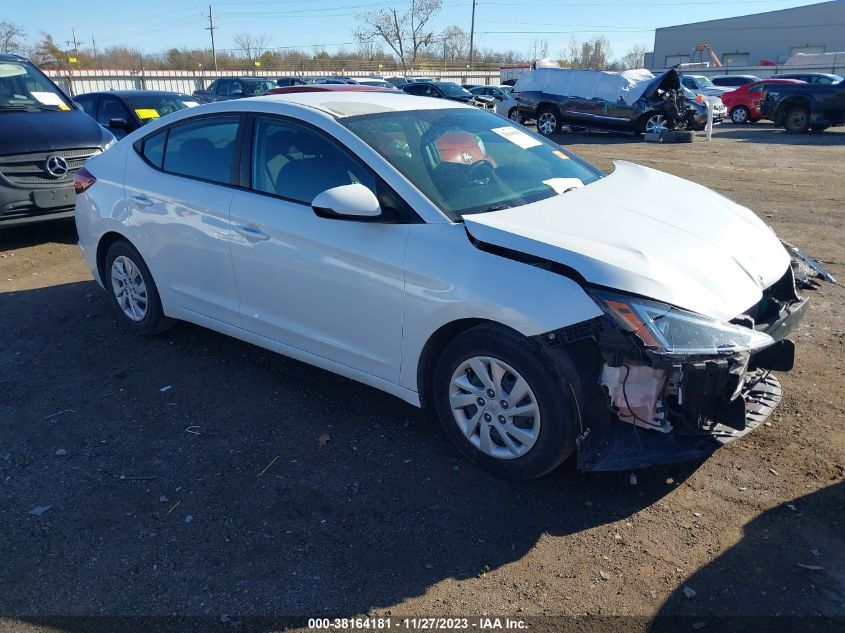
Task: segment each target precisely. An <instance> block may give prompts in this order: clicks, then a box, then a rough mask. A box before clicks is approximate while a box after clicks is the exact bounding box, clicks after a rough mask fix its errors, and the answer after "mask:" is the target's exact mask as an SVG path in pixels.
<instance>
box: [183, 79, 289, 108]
mask: <svg viewBox="0 0 845 633" xmlns="http://www.w3.org/2000/svg"><path fill="white" fill-rule="evenodd" d="M276 87H277V86H276V84H275V82H273V81H272V80H270V79H266V78H264V77H221V78H220V79H215V80H214V81H213V82H212V83H211V85H210V86H209V87H208V88H207V89H206V90H195V91H194V95H193V96H194V99H196V100H197V101H199V102H200V103H213V102H214V101H228V100H229V99H241V98H243V97H256V96H258V95H263V94H264V93H265V92H267V91H268V90H270V89H271V88H276Z"/></svg>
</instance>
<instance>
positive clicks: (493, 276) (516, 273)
mask: <svg viewBox="0 0 845 633" xmlns="http://www.w3.org/2000/svg"><path fill="white" fill-rule="evenodd" d="M405 269H406V278H405V310H404V336H403V340H402V365H401V370H400V377H399V380H400V384H401V385H402V386H403V387H406V388H408V389H412V390H414V391H416V390H417V386H418V383H417V369H418V366H419V363H420V358H421V355H422V351H423V349H424V348H425V345H426V343H427V342H428V340H429V338H431V336H432V335H433V334H434V333H435V332H437V331H438V330H439V329H441V328H442V327H443V326H445V325H448V324H450V323H453V322H455V321H460V320H464V319H481V320H485V321H493V322H495V323H500V324H502V325H505V326H507V327H509V328H511V329H513V330H516V331H517V332H520V333H521V334H523V335H525V336H536V335H538V334H543V333H545V332H549V331H551V330H556V329H559V328H562V327H565V326H567V325H572V324H574V323H580V322H581V321H586V320H588V319H592V318H595V317H597V316H601V314H603V313H602V311H601V309H600V308H599V307H598V306H597V305H596V304H595V302H594V301H593V300H592V299H591V298H590V297H589V296H588V295H587V293H586V292H584V290H583V289H582V288H581V286H580V285H579V284H578V283H577V282H576V281H574V280H573V279H570V278H568V277H565V276H563V275H562V274H559V273H555V272H551V271H548V270H544V269H542V268H538V267H536V266H532V265H530V264H526V263H523V262H519V261H515V260H513V259H509V258H507V257H505V256H502V255H496V254H492V253H488V252H484V251H482V250H480V249H478V248H476V247H475V246H474V245H473V244H472V243H471V242H470V240H469V237H468V235H467V233H466V231H465V229H464V226H463V225H462V224H417V225H414V226H412V227H411V234H410V236H409V239H408V248H407V251H406V256H405Z"/></svg>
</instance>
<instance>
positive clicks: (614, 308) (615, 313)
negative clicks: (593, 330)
mask: <svg viewBox="0 0 845 633" xmlns="http://www.w3.org/2000/svg"><path fill="white" fill-rule="evenodd" d="M590 294H591V296H592V297H593V299H595V300H596V302H597V303H598V304H599V306H601V308H602V309H603V310H604V311H605V312H606V313H607V314H608V316H610V317H611V318H612V319H613V321H614V322H615V323H616V325H618V326H619V327H620V328H621V329H622V330H624V331H626V332H631V333H632V334H634V335H636V336H637V338H639V339H640V340H641V341H642V343H643V345H644V346H645V347H646V348H647V349H648V350H649V351H651V352H654V353H655V354H671V355H683V356H693V355H708V356H711V355H716V356H719V355H731V354H737V353H741V352H749V351H757V350H760V349H763V348H765V347H768V346H769V345H772V344H773V343H774V342H775V341H774V339H772V337H771V336H769V335H768V334H765V333H763V332H758V331H756V330H753V329H751V328H748V327H742V326H739V325H733V324H731V323H724V322H722V321H717V320H716V319H711V318H710V317H706V316H703V315H701V314H696V313H694V312H688V311H686V310H682V309H681V308H676V307H674V306H671V305H667V304H665V303H660V302H657V301H649V300H647V299H640V298H638V297H630V296H626V295H623V294H617V293H613V292H606V291H603V290H591V291H590Z"/></svg>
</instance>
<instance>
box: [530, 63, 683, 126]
mask: <svg viewBox="0 0 845 633" xmlns="http://www.w3.org/2000/svg"><path fill="white" fill-rule="evenodd" d="M534 73H540V75H537V76H536V77H535V75H534ZM550 73H579V74H582V75H581V76H578V77H575V78H574V80H573V82H570V85H577V86H579V88H577V89H575V90H577V94H562V92H565V89H564V88H556V87H554V86H557V85H560V86H564V85H566V83H567V82H565V81H563V82H560V81H555V79H556V78H555V77H553V76H552V75H550ZM587 73H591V74H593V75H596V77H590V76H586V74H587ZM599 75H600V77H599ZM540 77H545V78H546V79H547V80H543V79H540ZM561 79H563V77H561ZM600 80H602V81H604V82H608V73H606V72H604V71H594V70H568V69H557V68H542V69H537V70H533V71H531V73H530V74H528V75H525V77H524V78H523V79H522V80H521V82H520V88H521V91H520V93H519V95H518V96H517V101H519V106H518V107H519V113H520V115H522V117H523V119H535V120H536V121H537V131H538V132H540V134H542V135H543V136H551V135H553V134H556V133H558V132H559V131H560V129H561V127H562V126H564V125H566V126H568V127H569V128H570V129H572V130H604V131H609V132H624V133H627V134H642V133H644V132H655V133H659V132H663V131H666V130H671V129H689V128H692V127H694V126H695V122H694V118H695V114H696V112H695V108H694V107H692V106H690V105H688V104H687V103H686V100H685V97H684V94H683V92H682V91H681V80H680V76H679V75H678V73H677V71H675V70H674V69H669V70H667V71H665V72H663V73H661V74H659V75H657V76H656V77H654V78H653V79H649V80H648V83H647V84H645V85H643V86H642V87H641V88H640V90H639V96H638V97H637V98H636V99H635V100H634V101H633V102H632V103H629V102H628V101H626V100H625V99H624V98H623V95H622V94H621V91H620V92H618V93H617V92H614V94H619V96H618V97H614V96H612V95H610V94H605V96H604V97H602V96H596V95H594V94H588V93H589V92H590V87H593V89H595V87H596V86H600V85H601V83H600ZM582 90H583V92H582Z"/></svg>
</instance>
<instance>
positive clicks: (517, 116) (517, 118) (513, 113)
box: [508, 108, 525, 125]
mask: <svg viewBox="0 0 845 633" xmlns="http://www.w3.org/2000/svg"><path fill="white" fill-rule="evenodd" d="M508 118H509V119H510V120H511V121H513V122H514V123H519V124H520V125H524V124H525V117H524V116H522V113H521V112H520V111H519V108H511V109H510V110H509V111H508Z"/></svg>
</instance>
